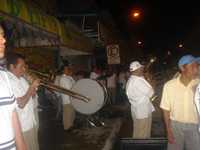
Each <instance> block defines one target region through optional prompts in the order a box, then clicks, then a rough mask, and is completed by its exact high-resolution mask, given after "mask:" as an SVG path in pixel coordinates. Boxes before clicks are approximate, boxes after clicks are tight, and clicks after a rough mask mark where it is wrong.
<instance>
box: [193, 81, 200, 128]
mask: <svg viewBox="0 0 200 150" xmlns="http://www.w3.org/2000/svg"><path fill="white" fill-rule="evenodd" d="M194 103H195V105H196V108H197V112H198V117H199V132H200V84H198V86H197V88H196V92H195V96H194Z"/></svg>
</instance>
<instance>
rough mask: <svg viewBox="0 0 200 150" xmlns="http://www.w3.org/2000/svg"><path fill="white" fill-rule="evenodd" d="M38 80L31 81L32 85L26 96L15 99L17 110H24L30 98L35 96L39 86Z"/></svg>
mask: <svg viewBox="0 0 200 150" xmlns="http://www.w3.org/2000/svg"><path fill="white" fill-rule="evenodd" d="M39 82H40V81H39V80H35V81H33V83H32V84H31V85H30V87H29V88H28V91H27V92H26V94H25V95H24V96H22V97H17V104H18V106H19V108H24V107H25V105H26V104H27V102H28V101H29V99H30V97H31V96H33V95H35V94H36V90H37V87H38V86H39Z"/></svg>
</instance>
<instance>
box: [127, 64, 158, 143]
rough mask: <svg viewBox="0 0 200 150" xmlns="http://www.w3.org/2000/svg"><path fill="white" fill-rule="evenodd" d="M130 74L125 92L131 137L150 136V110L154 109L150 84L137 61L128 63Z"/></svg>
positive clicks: (152, 91)
mask: <svg viewBox="0 0 200 150" xmlns="http://www.w3.org/2000/svg"><path fill="white" fill-rule="evenodd" d="M129 69H130V73H131V76H130V78H129V80H128V82H127V84H126V94H127V96H128V99H129V102H130V104H131V115H132V119H133V123H134V125H133V128H134V130H133V138H139V139H145V138H150V136H151V123H152V112H153V111H154V110H155V109H154V107H153V105H152V103H151V101H150V98H151V97H152V96H153V94H154V90H153V88H152V86H151V85H150V84H149V83H148V82H147V80H146V79H145V78H144V67H143V65H141V64H140V63H139V62H138V61H134V62H132V63H131V64H130V68H129Z"/></svg>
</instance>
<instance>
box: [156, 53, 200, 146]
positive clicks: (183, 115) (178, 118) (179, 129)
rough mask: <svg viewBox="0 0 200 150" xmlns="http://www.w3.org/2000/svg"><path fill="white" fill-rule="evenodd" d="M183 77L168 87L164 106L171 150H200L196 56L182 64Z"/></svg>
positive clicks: (164, 90)
mask: <svg viewBox="0 0 200 150" xmlns="http://www.w3.org/2000/svg"><path fill="white" fill-rule="evenodd" d="M178 67H179V69H180V75H179V76H178V77H177V78H175V79H172V80H170V81H168V82H167V83H165V85H164V89H163V94H162V100H161V104H160V107H161V108H162V109H163V114H164V120H165V125H166V131H167V138H168V150H199V148H200V138H199V133H198V117H197V110H196V107H195V104H194V92H195V89H196V86H197V83H198V81H197V80H196V77H197V72H198V64H197V61H196V58H195V57H193V56H192V55H185V56H183V57H181V59H180V60H179V62H178Z"/></svg>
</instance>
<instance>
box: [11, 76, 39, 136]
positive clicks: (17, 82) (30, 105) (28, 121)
mask: <svg viewBox="0 0 200 150" xmlns="http://www.w3.org/2000/svg"><path fill="white" fill-rule="evenodd" d="M9 79H10V83H11V85H12V90H13V92H14V95H15V97H16V98H18V97H22V96H24V95H25V94H26V92H27V91H28V88H29V84H28V82H27V81H26V80H25V79H24V78H23V77H20V78H17V77H16V76H15V75H14V74H12V73H11V72H9ZM36 103H37V100H35V99H33V98H32V97H30V99H29V100H28V102H27V104H26V105H25V107H24V108H19V107H18V106H17V113H18V116H19V120H20V123H21V127H22V131H23V132H25V131H28V130H30V129H32V128H33V127H34V126H37V121H36V116H35V113H34V109H35V108H36V106H37V104H36Z"/></svg>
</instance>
